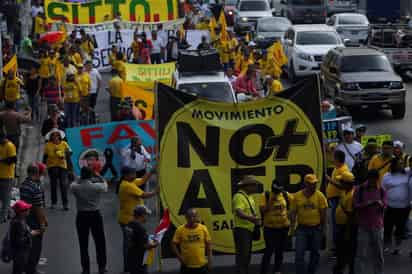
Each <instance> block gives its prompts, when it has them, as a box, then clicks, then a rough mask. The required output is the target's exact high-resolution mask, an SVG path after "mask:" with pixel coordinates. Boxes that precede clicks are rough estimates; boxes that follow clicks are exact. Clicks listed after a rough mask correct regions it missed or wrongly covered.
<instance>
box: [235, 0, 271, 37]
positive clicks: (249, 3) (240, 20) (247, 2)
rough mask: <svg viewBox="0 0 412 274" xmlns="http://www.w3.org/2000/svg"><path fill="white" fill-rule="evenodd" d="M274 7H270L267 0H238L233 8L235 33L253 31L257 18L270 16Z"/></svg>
mask: <svg viewBox="0 0 412 274" xmlns="http://www.w3.org/2000/svg"><path fill="white" fill-rule="evenodd" d="M274 12H275V9H271V8H270V6H269V3H268V1H267V0H239V2H238V3H237V5H236V10H235V26H234V30H235V32H236V33H238V34H240V33H244V32H245V31H253V30H255V28H256V23H257V20H258V19H259V18H263V17H272V16H273V13H274Z"/></svg>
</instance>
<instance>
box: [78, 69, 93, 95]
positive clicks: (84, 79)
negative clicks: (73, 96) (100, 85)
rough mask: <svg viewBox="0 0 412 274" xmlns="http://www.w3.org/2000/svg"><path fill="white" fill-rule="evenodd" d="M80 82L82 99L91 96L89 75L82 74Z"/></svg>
mask: <svg viewBox="0 0 412 274" xmlns="http://www.w3.org/2000/svg"><path fill="white" fill-rule="evenodd" d="M78 81H79V86H80V95H81V96H82V97H85V96H89V94H90V87H91V85H92V81H91V79H90V75H89V73H87V72H83V73H82V74H80V75H79V76H78Z"/></svg>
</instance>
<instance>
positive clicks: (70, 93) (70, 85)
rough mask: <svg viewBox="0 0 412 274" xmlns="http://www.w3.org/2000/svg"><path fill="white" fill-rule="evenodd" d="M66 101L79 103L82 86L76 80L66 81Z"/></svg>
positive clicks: (64, 86)
mask: <svg viewBox="0 0 412 274" xmlns="http://www.w3.org/2000/svg"><path fill="white" fill-rule="evenodd" d="M63 92H64V102H65V103H79V102H80V87H79V83H76V82H67V81H66V82H65V83H64V85H63Z"/></svg>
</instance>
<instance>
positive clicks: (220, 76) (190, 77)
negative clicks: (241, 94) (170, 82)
mask: <svg viewBox="0 0 412 274" xmlns="http://www.w3.org/2000/svg"><path fill="white" fill-rule="evenodd" d="M177 74H178V72H177ZM176 78H177V79H176V80H177V84H179V85H181V84H190V83H208V82H210V83H212V82H213V83H219V82H226V83H228V82H229V80H228V79H227V78H226V77H225V74H224V73H223V72H219V73H210V74H184V75H179V76H178V77H176Z"/></svg>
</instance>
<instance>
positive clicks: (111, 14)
mask: <svg viewBox="0 0 412 274" xmlns="http://www.w3.org/2000/svg"><path fill="white" fill-rule="evenodd" d="M44 10H45V13H46V17H47V20H48V22H49V23H51V22H55V21H57V22H61V21H65V22H66V23H69V24H96V23H101V22H104V21H109V20H113V19H114V18H115V17H116V16H120V17H121V20H122V21H130V22H144V23H159V22H166V21H171V20H175V19H177V18H178V8H177V0H96V1H88V2H85V3H67V2H66V3H65V2H61V1H55V0H54V1H53V0H45V1H44Z"/></svg>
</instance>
